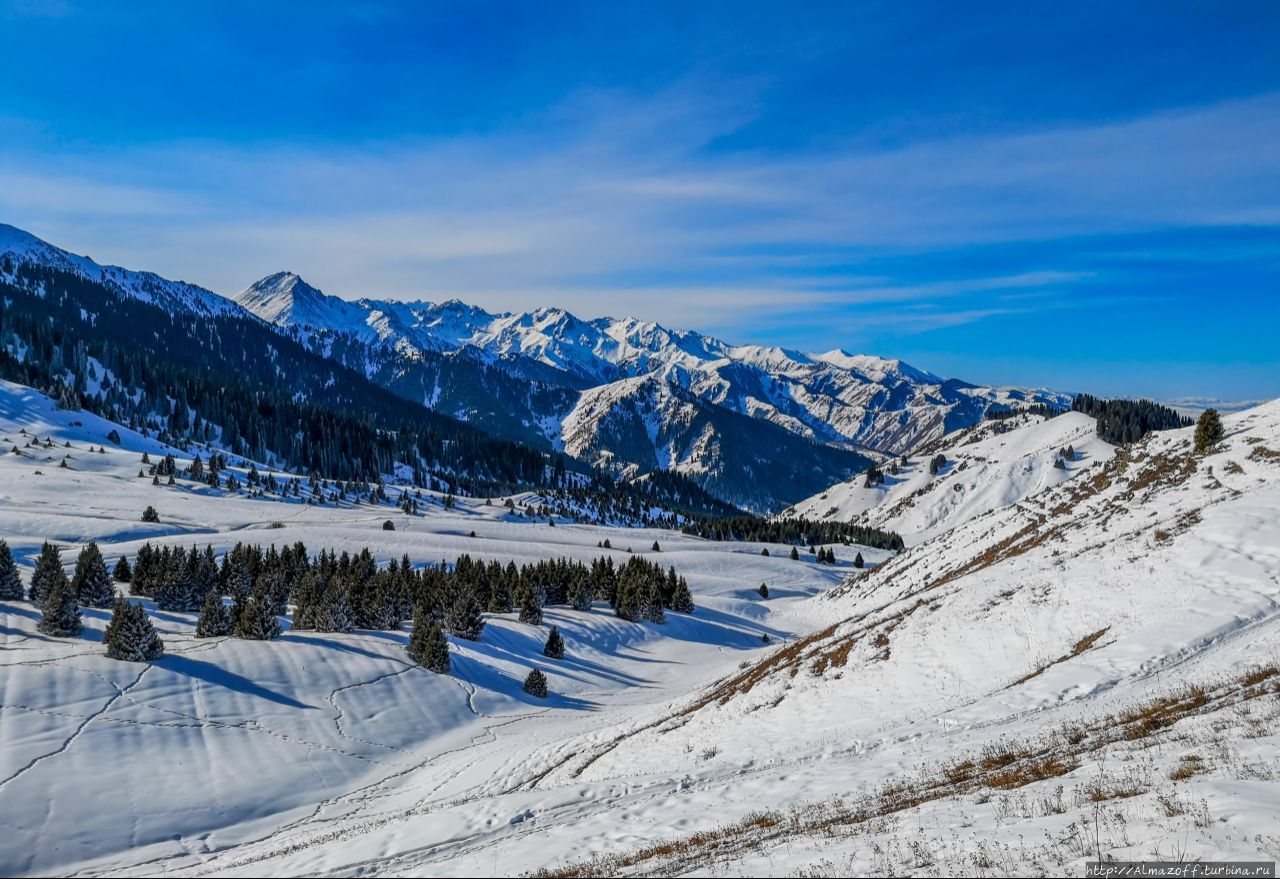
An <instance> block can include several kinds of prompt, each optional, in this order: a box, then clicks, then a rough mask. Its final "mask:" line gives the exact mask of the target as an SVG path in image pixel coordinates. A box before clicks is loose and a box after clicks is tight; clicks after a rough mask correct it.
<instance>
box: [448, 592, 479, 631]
mask: <svg viewBox="0 0 1280 879" xmlns="http://www.w3.org/2000/svg"><path fill="white" fill-rule="evenodd" d="M445 622H446V624H447V625H448V627H449V634H450V635H453V636H454V637H455V638H462V639H464V640H467V641H479V640H480V633H481V632H483V631H484V615H483V614H482V613H481V612H480V602H479V601H477V600H476V595H475V592H474V591H473V590H471V589H467V588H463V589H462V590H461V591H460V592H459V594H458V597H457V598H456V599H455V600H454V602H453V604H452V605H450V607H449V612H448V613H447V614H446V616H445Z"/></svg>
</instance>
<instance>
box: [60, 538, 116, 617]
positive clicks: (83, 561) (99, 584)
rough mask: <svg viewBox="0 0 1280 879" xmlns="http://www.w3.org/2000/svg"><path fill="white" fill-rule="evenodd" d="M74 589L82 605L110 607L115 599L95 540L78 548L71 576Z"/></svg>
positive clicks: (114, 590) (112, 587) (109, 578)
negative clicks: (77, 556) (73, 572)
mask: <svg viewBox="0 0 1280 879" xmlns="http://www.w3.org/2000/svg"><path fill="white" fill-rule="evenodd" d="M71 585H72V586H74V587H75V590H76V600H77V601H78V602H79V603H80V604H81V605H82V606H84V607H111V606H112V605H113V604H114V603H115V600H116V588H115V586H113V585H112V584H111V575H110V574H108V573H107V562H106V559H104V558H103V557H102V552H101V550H99V549H98V544H97V542H96V541H93V540H90V541H89V544H88V546H86V547H85V548H84V549H82V550H80V556H79V558H77V559H76V571H75V574H74V576H72V578H71Z"/></svg>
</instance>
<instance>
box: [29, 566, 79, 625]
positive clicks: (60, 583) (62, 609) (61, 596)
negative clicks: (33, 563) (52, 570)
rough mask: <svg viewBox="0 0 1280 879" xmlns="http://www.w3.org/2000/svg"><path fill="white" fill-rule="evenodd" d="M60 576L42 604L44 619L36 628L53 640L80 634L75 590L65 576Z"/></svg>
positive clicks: (59, 570) (60, 570) (63, 574)
mask: <svg viewBox="0 0 1280 879" xmlns="http://www.w3.org/2000/svg"><path fill="white" fill-rule="evenodd" d="M58 572H59V573H60V574H61V575H62V576H61V578H60V579H58V580H57V581H56V582H54V584H53V587H52V589H50V590H49V595H48V597H47V598H46V599H45V602H44V617H43V618H42V619H41V620H40V623H39V625H38V628H39V629H40V631H41V632H44V633H45V634H46V635H52V636H53V637H55V638H71V637H73V636H75V635H79V634H80V628H81V626H80V606H79V605H78V604H76V590H75V589H74V588H73V587H72V585H71V581H70V580H68V579H67V575H66V574H65V573H62V568H61V567H59V568H58Z"/></svg>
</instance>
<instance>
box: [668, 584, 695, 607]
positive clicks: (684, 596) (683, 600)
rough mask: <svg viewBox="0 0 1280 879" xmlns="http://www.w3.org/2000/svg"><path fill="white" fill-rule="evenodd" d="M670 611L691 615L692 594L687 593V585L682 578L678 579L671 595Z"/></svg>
mask: <svg viewBox="0 0 1280 879" xmlns="http://www.w3.org/2000/svg"><path fill="white" fill-rule="evenodd" d="M671 609H672V610H673V611H675V612H676V613H693V593H692V592H690V591H689V584H688V583H687V582H685V579H684V577H681V578H680V582H679V583H678V584H677V585H676V589H675V592H674V593H672V595H671Z"/></svg>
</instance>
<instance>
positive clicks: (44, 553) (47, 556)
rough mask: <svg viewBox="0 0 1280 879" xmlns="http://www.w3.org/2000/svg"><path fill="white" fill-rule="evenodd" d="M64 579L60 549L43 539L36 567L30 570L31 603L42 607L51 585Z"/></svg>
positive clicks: (65, 575) (65, 576) (51, 589)
mask: <svg viewBox="0 0 1280 879" xmlns="http://www.w3.org/2000/svg"><path fill="white" fill-rule="evenodd" d="M66 579H67V574H66V572H65V571H63V570H62V553H61V550H59V549H58V547H56V546H54V545H53V544H52V543H49V542H48V541H45V543H44V545H43V546H41V547H40V556H39V557H38V558H37V559H36V568H35V570H34V571H32V572H31V603H32V604H34V605H35V606H36V607H39V608H43V607H44V603H45V602H46V601H47V600H48V599H49V593H51V592H52V591H53V587H54V586H56V585H57V584H58V583H60V582H62V581H64V580H66Z"/></svg>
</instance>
